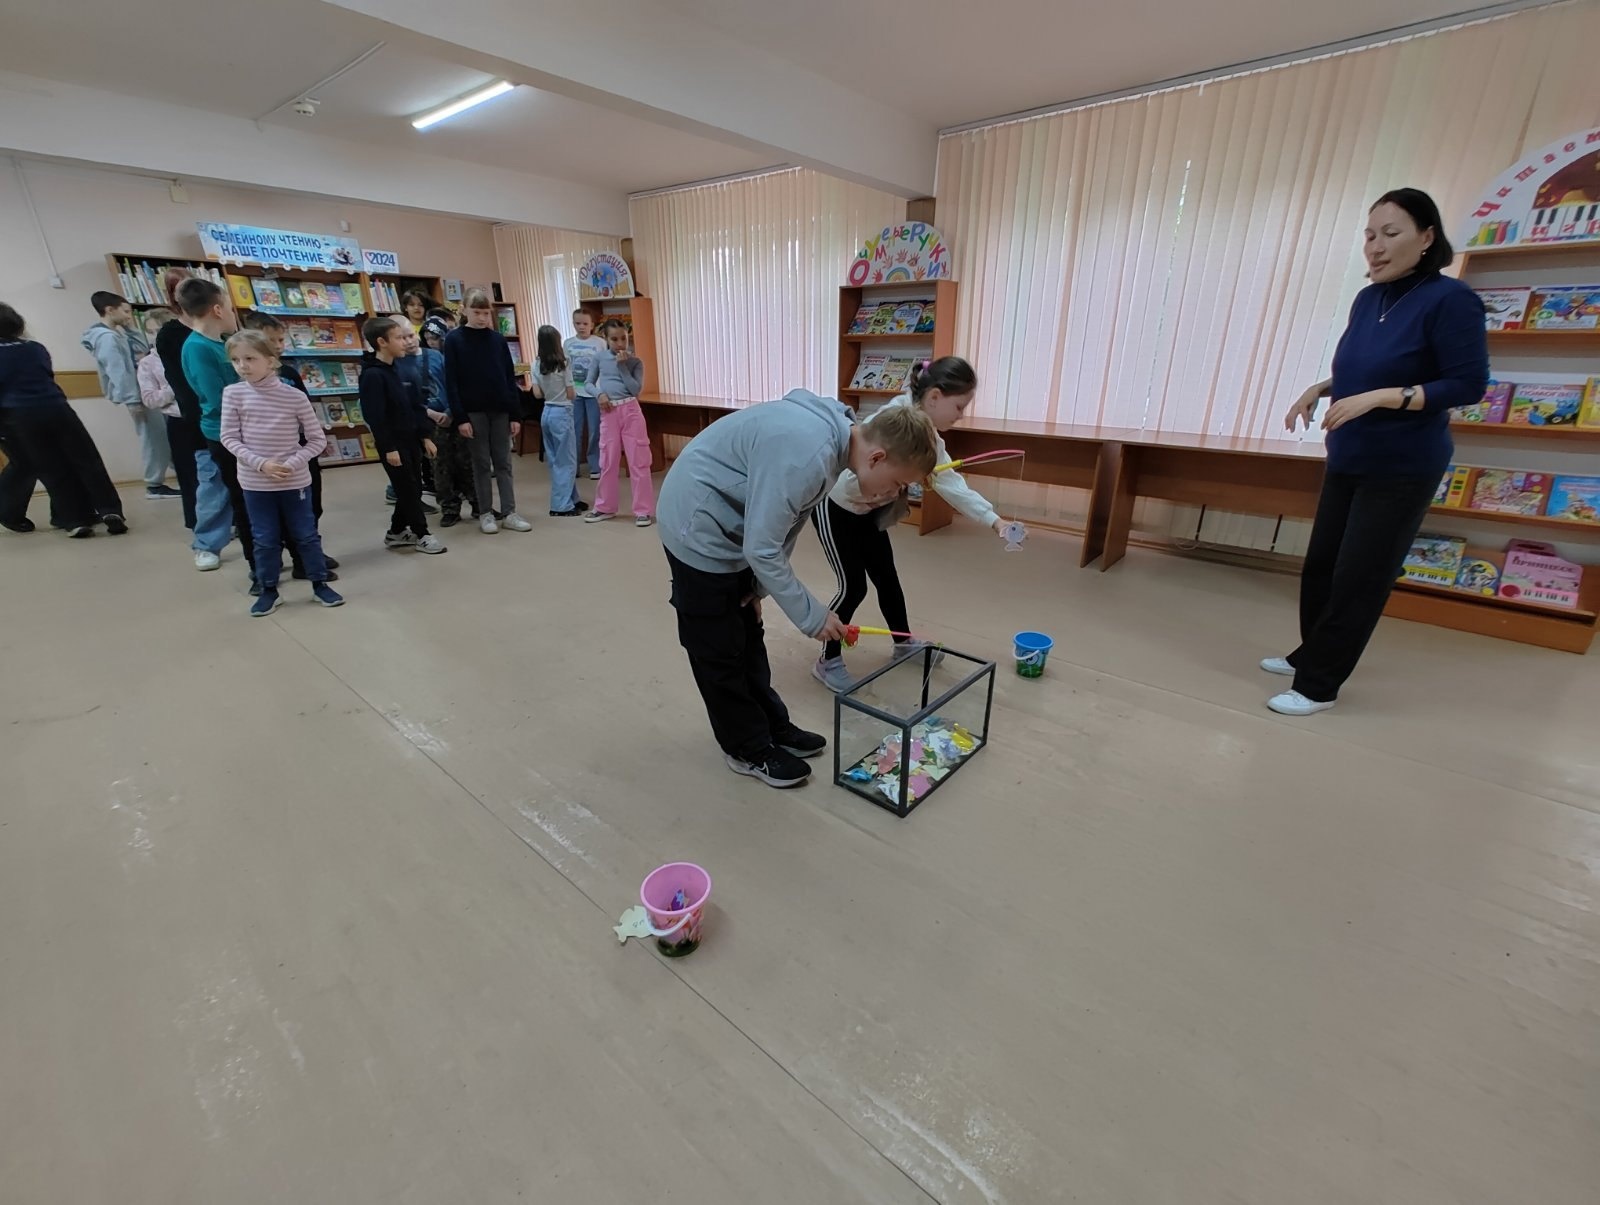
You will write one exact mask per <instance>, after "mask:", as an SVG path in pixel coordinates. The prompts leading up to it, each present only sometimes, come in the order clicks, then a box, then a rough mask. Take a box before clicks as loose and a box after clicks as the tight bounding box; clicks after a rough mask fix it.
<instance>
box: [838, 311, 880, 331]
mask: <svg viewBox="0 0 1600 1205" xmlns="http://www.w3.org/2000/svg"><path fill="white" fill-rule="evenodd" d="M877 312H878V307H877V306H875V305H864V306H862V307H861V308H860V309H859V310H857V311H856V316H855V317H854V318H852V319H850V329H849V330H847V331H846V332H845V334H847V335H864V334H866V333H867V328H868V327H870V326H871V325H872V316H873V315H874V314H876V313H877Z"/></svg>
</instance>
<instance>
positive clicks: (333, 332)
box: [311, 319, 339, 347]
mask: <svg viewBox="0 0 1600 1205" xmlns="http://www.w3.org/2000/svg"><path fill="white" fill-rule="evenodd" d="M311 337H312V340H313V342H312V346H313V347H338V346H339V335H338V327H336V326H335V325H334V324H333V323H331V322H324V321H322V320H321V319H318V320H317V321H316V322H313V323H312V324H311Z"/></svg>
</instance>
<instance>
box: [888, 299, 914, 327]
mask: <svg viewBox="0 0 1600 1205" xmlns="http://www.w3.org/2000/svg"><path fill="white" fill-rule="evenodd" d="M921 321H922V302H920V301H902V302H901V303H900V304H899V305H897V306H895V307H894V314H893V315H892V316H891V317H890V319H889V330H888V332H887V333H888V334H891V335H909V334H911V333H912V332H913V331H915V330H916V329H917V323H919V322H921Z"/></svg>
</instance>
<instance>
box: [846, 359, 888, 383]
mask: <svg viewBox="0 0 1600 1205" xmlns="http://www.w3.org/2000/svg"><path fill="white" fill-rule="evenodd" d="M888 363H889V357H888V356H882V355H876V354H873V355H865V356H862V357H861V363H859V364H857V365H856V375H855V376H853V377H851V378H850V388H852V389H880V388H882V386H880V385H879V384H878V381H879V380H880V379H881V378H882V376H883V370H884V366H885V365H887V364H888Z"/></svg>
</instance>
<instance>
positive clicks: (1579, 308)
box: [1477, 285, 1600, 331]
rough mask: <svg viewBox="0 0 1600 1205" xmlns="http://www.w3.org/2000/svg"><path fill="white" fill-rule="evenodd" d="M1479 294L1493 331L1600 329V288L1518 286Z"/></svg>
mask: <svg viewBox="0 0 1600 1205" xmlns="http://www.w3.org/2000/svg"><path fill="white" fill-rule="evenodd" d="M1477 293H1478V298H1479V300H1481V301H1482V302H1483V309H1484V314H1485V320H1486V321H1487V323H1488V327H1489V329H1490V330H1492V331H1523V330H1526V331H1592V330H1596V329H1600V285H1538V286H1530V285H1514V286H1507V287H1505V288H1493V289H1479V290H1477Z"/></svg>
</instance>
